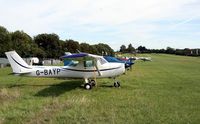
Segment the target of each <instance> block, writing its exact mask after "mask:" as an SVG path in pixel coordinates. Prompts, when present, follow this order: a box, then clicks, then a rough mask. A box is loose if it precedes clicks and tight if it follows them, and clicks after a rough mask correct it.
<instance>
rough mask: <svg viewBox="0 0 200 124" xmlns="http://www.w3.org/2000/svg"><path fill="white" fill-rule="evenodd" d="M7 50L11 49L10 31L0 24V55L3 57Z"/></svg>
mask: <svg viewBox="0 0 200 124" xmlns="http://www.w3.org/2000/svg"><path fill="white" fill-rule="evenodd" d="M9 50H12V48H11V36H10V33H9V32H8V31H7V29H6V28H4V27H2V26H0V56H1V57H5V52H6V51H9Z"/></svg>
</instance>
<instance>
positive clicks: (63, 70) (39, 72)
mask: <svg viewBox="0 0 200 124" xmlns="http://www.w3.org/2000/svg"><path fill="white" fill-rule="evenodd" d="M80 64H82V63H80ZM30 68H31V69H30V70H29V71H30V73H27V74H23V75H24V76H34V77H62V78H94V77H96V78H105V77H116V76H118V75H121V74H123V73H124V72H125V68H124V64H121V63H105V64H103V65H101V66H99V67H98V69H99V71H100V73H101V75H99V73H98V71H97V69H96V68H95V67H84V66H82V67H80V66H79V68H77V67H71V66H30Z"/></svg>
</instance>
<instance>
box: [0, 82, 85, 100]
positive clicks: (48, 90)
mask: <svg viewBox="0 0 200 124" xmlns="http://www.w3.org/2000/svg"><path fill="white" fill-rule="evenodd" d="M81 84H82V81H80V80H70V81H63V82H60V83H59V84H5V85H1V86H3V87H5V88H6V87H7V88H18V87H30V88H33V87H45V88H44V89H42V90H40V91H38V92H37V93H36V94H35V96H43V97H48V96H52V97H56V96H59V95H61V94H63V93H65V92H68V91H71V90H73V89H76V88H78V87H79V88H82V87H81ZM1 86H0V87H1ZM3 87H2V88H3Z"/></svg>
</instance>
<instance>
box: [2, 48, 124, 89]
mask: <svg viewBox="0 0 200 124" xmlns="http://www.w3.org/2000/svg"><path fill="white" fill-rule="evenodd" d="M5 54H6V56H7V58H8V60H9V62H10V65H11V67H12V70H13V73H14V74H17V75H20V76H32V77H49V78H50V77H54V78H74V79H76V78H77V79H84V88H85V89H87V90H89V89H92V87H93V86H95V85H96V78H113V79H114V80H115V78H116V77H117V76H119V75H121V74H123V73H125V67H124V64H123V63H109V62H108V61H106V60H105V59H104V58H103V56H98V55H93V54H88V53H78V54H69V55H65V56H62V57H61V58H64V59H71V60H72V62H71V63H70V64H68V65H67V66H30V65H28V64H27V63H26V62H25V61H24V60H23V59H22V58H21V57H20V56H19V55H18V54H17V53H16V52H15V51H9V52H5ZM114 86H115V87H119V86H120V83H119V81H117V80H115V81H114Z"/></svg>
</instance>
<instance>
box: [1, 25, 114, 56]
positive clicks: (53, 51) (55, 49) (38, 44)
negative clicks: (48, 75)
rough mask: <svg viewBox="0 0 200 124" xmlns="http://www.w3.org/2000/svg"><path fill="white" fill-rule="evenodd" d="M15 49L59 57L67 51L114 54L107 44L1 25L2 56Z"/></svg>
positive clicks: (30, 54)
mask: <svg viewBox="0 0 200 124" xmlns="http://www.w3.org/2000/svg"><path fill="white" fill-rule="evenodd" d="M11 50H15V51H16V52H17V53H18V54H19V55H20V56H22V57H32V56H37V57H40V58H59V57H60V56H62V55H64V53H65V52H71V53H77V50H79V51H81V52H87V53H92V54H97V55H114V50H113V49H112V48H111V47H110V46H109V45H107V44H103V43H99V44H95V45H90V44H88V43H79V42H78V41H74V40H72V39H67V40H61V39H60V38H59V36H58V35H57V34H54V33H51V34H47V33H43V34H38V35H36V36H34V37H33V38H32V37H30V36H29V35H28V34H27V33H25V32H23V31H19V30H17V31H15V32H9V31H8V30H7V29H6V28H5V27H3V26H0V57H5V54H4V53H5V52H6V51H11Z"/></svg>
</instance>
